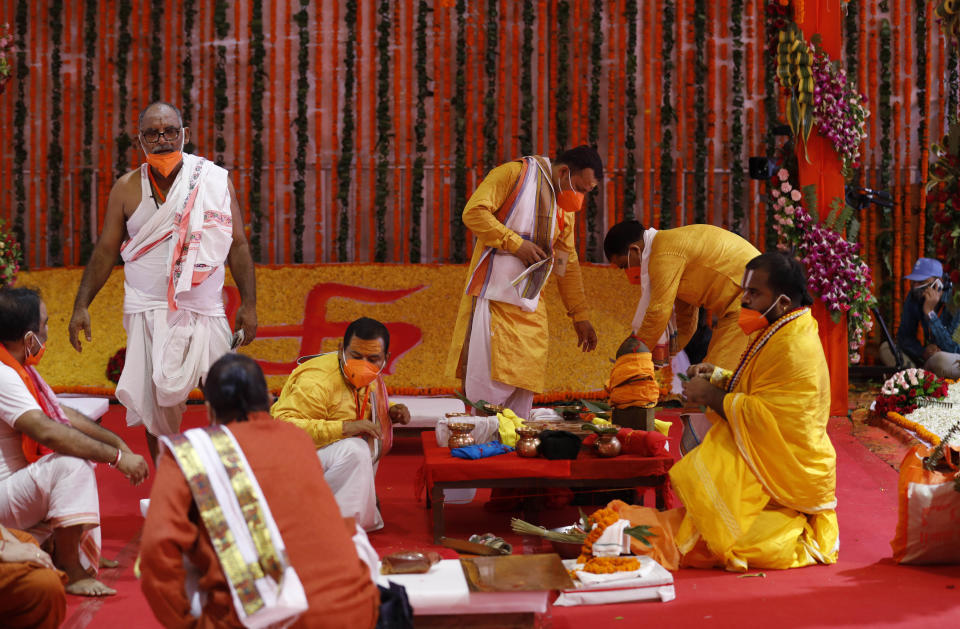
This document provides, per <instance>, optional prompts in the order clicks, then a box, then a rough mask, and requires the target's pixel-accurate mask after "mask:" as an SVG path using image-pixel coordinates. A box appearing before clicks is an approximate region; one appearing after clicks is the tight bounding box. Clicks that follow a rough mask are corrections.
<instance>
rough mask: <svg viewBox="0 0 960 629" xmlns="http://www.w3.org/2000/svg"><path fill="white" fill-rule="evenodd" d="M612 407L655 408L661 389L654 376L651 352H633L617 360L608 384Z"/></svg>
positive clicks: (607, 388)
mask: <svg viewBox="0 0 960 629" xmlns="http://www.w3.org/2000/svg"><path fill="white" fill-rule="evenodd" d="M606 390H607V394H608V395H609V396H610V405H611V406H613V407H614V408H628V407H630V406H653V405H654V404H656V403H657V400H658V399H659V398H660V389H659V387H658V386H657V382H656V380H654V376H653V357H652V355H651V354H650V352H631V353H629V354H624V355H622V356H620V357H619V358H617V362H616V363H614V365H613V369H612V370H611V372H610V379H609V380H607V384H606Z"/></svg>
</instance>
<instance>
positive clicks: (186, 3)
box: [180, 0, 262, 260]
mask: <svg viewBox="0 0 960 629" xmlns="http://www.w3.org/2000/svg"><path fill="white" fill-rule="evenodd" d="M259 3H260V0H255V4H254V14H253V15H254V21H256V8H257V5H258V4H259ZM196 18H197V4H196V0H183V63H182V64H181V66H180V67H181V69H182V70H181V72H182V74H183V84H182V86H181V88H180V98H181V106H180V113H181V114H182V115H183V126H185V127H189V126H190V125H191V123H192V122H193V24H194V22H195V21H196ZM253 25H254V22H251V23H250V28H251V29H253ZM261 27H262V25H261ZM251 54H253V49H252V42H251ZM254 85H256V75H254ZM255 96H256V89H254V97H255ZM251 107H252V104H251ZM251 111H252V110H251ZM183 150H184V151H186V152H187V153H193V152H194V151H195V150H196V146H195V145H194V144H193V140H192V139H191V140H190V141H189V142H187V143H186V144H184V145H183ZM254 260H256V257H254Z"/></svg>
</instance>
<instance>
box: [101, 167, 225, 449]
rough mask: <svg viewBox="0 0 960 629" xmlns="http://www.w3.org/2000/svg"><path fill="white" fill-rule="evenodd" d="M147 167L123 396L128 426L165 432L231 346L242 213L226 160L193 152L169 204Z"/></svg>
mask: <svg viewBox="0 0 960 629" xmlns="http://www.w3.org/2000/svg"><path fill="white" fill-rule="evenodd" d="M146 168H147V167H146V165H144V166H143V167H142V169H141V173H140V180H141V199H140V205H139V206H137V209H136V210H135V211H134V213H133V214H132V215H131V216H130V218H129V219H128V220H127V232H128V233H129V234H130V239H129V240H128V241H126V242H125V243H124V245H123V247H122V248H121V254H122V256H123V259H124V262H125V266H124V301H123V314H124V317H123V325H124V328H126V330H127V353H126V360H125V363H124V367H123V373H122V374H121V375H120V382H118V383H117V399H118V400H120V402H121V403H122V404H123V405H124V406H125V407H126V408H127V425H128V426H137V425H140V424H143V425H144V426H145V427H146V428H147V430H148V431H149V432H150V433H151V434H153V435H158V436H159V435H169V434H175V433H178V432H180V420H181V417H182V416H183V410H184V404H185V402H186V400H187V396H189V394H190V391H192V390H193V389H194V388H195V387H196V386H197V385H198V384H200V382H201V381H202V379H203V378H204V376H206V373H207V370H208V369H209V367H210V365H211V364H213V363H214V362H215V361H216V360H217V359H218V358H219V357H220V356H222V355H223V354H224V353H226V352H227V351H229V349H230V326H229V324H228V323H227V320H226V316H225V313H224V309H223V296H222V291H223V278H224V263H225V261H226V258H227V255H228V253H229V251H230V245H231V242H232V218H231V214H230V194H229V187H228V178H227V171H225V170H224V169H222V168H220V167H219V166H215V165H213V164H211V163H210V162H208V161H206V160H204V159H202V158H199V157H196V156H193V155H189V154H184V157H183V166H182V168H181V169H180V173H179V174H178V175H177V178H176V179H175V180H174V183H173V185H172V186H171V187H170V190H169V191H168V193H167V197H166V200H165V201H164V202H163V203H162V204H158V202H157V201H156V200H155V199H154V193H153V191H152V190H151V188H150V184H149V178H148V176H147V170H146Z"/></svg>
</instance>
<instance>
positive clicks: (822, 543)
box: [670, 253, 839, 572]
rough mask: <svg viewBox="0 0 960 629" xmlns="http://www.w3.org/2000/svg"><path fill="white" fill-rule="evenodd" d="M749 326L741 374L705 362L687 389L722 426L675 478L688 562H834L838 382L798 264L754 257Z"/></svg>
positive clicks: (747, 289) (744, 319)
mask: <svg viewBox="0 0 960 629" xmlns="http://www.w3.org/2000/svg"><path fill="white" fill-rule="evenodd" d="M743 287H744V288H743V302H742V308H743V309H742V310H741V314H740V317H739V320H740V326H741V328H742V329H743V330H744V332H745V333H747V334H748V335H750V338H751V343H750V346H749V348H748V349H747V352H746V353H745V354H744V356H743V358H742V359H741V361H740V364H739V365H738V366H737V368H736V370H735V371H733V372H726V371H725V370H722V369H719V368H717V367H715V366H714V365H710V364H706V363H702V364H699V365H694V366H692V367H690V370H689V372H688V373H689V375H690V376H691V377H692V379H691V380H690V381H689V382H687V383H685V384H684V395H685V396H686V398H687V400H688V401H689V402H692V403H694V404H705V405H707V406H709V407H710V408H711V409H712V410H713V411H714V412H716V413H717V414H718V415H719V416H720V418H721V419H722V420H723V421H717V422H716V423H715V424H714V426H713V427H712V428H711V429H710V431H709V432H708V433H707V435H706V437H705V438H704V441H703V443H701V444H700V445H699V446H697V447H696V448H694V449H693V450H692V451H691V452H689V453H688V454H687V455H686V456H685V457H683V458H682V459H681V460H680V462H679V463H677V464H676V465H675V466H674V467H673V469H672V470H671V471H670V480H671V482H672V483H673V487H674V489H675V490H676V492H677V494H678V495H679V497H680V500H681V501H682V502H683V505H684V507H685V509H686V512H685V514H684V517H683V521H682V523H681V524H680V526H679V529H678V530H677V531H676V533H675V537H674V539H675V540H676V544H677V547H678V549H679V550H680V553H681V555H682V560H681V564H682V565H688V566H694V567H713V566H717V567H723V568H726V569H727V570H733V571H741V572H742V571H745V570H748V569H755V568H761V569H762V568H796V567H800V566H806V565H810V564H813V563H834V562H836V560H837V552H838V549H839V529H838V526H837V514H836V511H835V507H836V502H837V500H836V495H835V489H836V473H837V472H836V470H837V464H836V452H835V451H834V449H833V444H832V443H831V442H830V437H829V436H828V435H827V420H828V418H829V415H830V377H829V374H828V372H827V364H826V360H825V359H824V355H823V348H822V346H821V344H820V339H819V337H818V335H817V323H816V321H815V320H814V318H813V317H812V316H811V314H810V309H809V308H808V307H807V306H809V305H810V304H811V303H812V300H811V299H810V296H809V294H808V293H807V291H806V280H805V278H804V275H803V268H802V267H801V265H800V263H799V262H798V261H797V260H795V259H792V258H789V257H787V256H785V255H783V254H780V253H765V254H763V255H761V256H758V257H756V258H754V259H753V260H751V261H750V262H749V263H748V264H747V270H746V272H745V274H744V277H743Z"/></svg>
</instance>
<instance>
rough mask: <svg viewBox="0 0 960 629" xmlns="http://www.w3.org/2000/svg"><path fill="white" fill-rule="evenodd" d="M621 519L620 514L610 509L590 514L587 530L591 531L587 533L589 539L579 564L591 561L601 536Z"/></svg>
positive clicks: (585, 542) (606, 508) (584, 543)
mask: <svg viewBox="0 0 960 629" xmlns="http://www.w3.org/2000/svg"><path fill="white" fill-rule="evenodd" d="M619 519H620V514H619V513H617V512H616V511H614V510H613V509H611V508H610V507H604V508H602V509H597V510H596V511H594V512H593V513H592V514H590V517H589V518H587V528H589V529H590V532H589V533H587V538H586V539H585V540H584V541H583V547H582V548H581V549H580V557H579V558H577V563H586V562H587V561H589V560H590V558H591V557H592V556H593V544H594V543H595V542H596V541H597V540H598V539H600V536H601V535H603V532H604V531H605V530H606V529H607V527H608V526H610V525H611V524H614V523H615V522H616V521H617V520H619ZM591 527H592V528H591Z"/></svg>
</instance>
